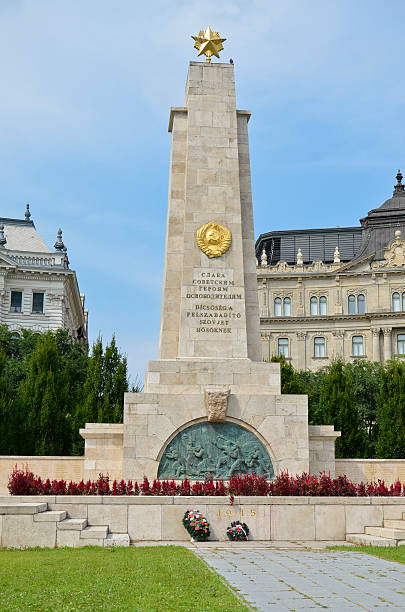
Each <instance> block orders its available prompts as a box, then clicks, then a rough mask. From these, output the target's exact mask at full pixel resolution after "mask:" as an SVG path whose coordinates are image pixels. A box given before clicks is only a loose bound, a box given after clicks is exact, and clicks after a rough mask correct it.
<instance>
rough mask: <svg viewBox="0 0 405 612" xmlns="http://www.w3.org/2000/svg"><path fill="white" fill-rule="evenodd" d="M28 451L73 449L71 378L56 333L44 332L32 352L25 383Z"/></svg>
mask: <svg viewBox="0 0 405 612" xmlns="http://www.w3.org/2000/svg"><path fill="white" fill-rule="evenodd" d="M21 402H22V406H23V408H24V411H25V414H26V418H25V422H24V446H25V450H24V454H28V455H34V454H35V455H64V454H68V453H69V452H70V446H71V443H70V440H71V420H70V418H69V415H70V413H69V404H70V397H69V379H68V376H67V372H66V368H65V367H64V363H63V360H62V358H61V357H60V355H59V353H58V347H57V344H56V339H55V336H54V334H52V333H51V332H48V333H46V334H44V335H43V336H42V337H41V338H40V340H39V341H38V344H37V346H36V348H35V349H34V351H33V352H32V354H31V358H30V363H29V372H28V375H27V377H26V379H25V381H24V382H23V383H22V385H21Z"/></svg>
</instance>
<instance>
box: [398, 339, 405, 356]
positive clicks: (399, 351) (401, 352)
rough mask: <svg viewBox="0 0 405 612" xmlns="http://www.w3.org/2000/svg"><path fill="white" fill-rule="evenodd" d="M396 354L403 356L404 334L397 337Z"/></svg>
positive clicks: (404, 351) (404, 350) (404, 348)
mask: <svg viewBox="0 0 405 612" xmlns="http://www.w3.org/2000/svg"><path fill="white" fill-rule="evenodd" d="M397 353H398V355H405V334H398V336H397Z"/></svg>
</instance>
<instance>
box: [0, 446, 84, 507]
mask: <svg viewBox="0 0 405 612" xmlns="http://www.w3.org/2000/svg"><path fill="white" fill-rule="evenodd" d="M16 464H17V465H18V467H19V468H21V467H24V466H25V465H28V467H29V468H30V470H31V471H32V472H34V474H36V475H38V476H41V478H49V479H50V480H54V479H56V480H61V479H63V480H73V481H76V482H79V481H80V480H81V479H82V478H83V474H84V457H36V456H27V455H0V494H5V493H8V490H7V483H8V478H9V476H10V474H11V472H12V471H13V467H14V466H15V465H16ZM31 501H32V498H31Z"/></svg>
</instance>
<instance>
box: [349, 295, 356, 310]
mask: <svg viewBox="0 0 405 612" xmlns="http://www.w3.org/2000/svg"><path fill="white" fill-rule="evenodd" d="M347 305H348V310H349V314H356V298H355V296H354V295H349V297H348V298H347Z"/></svg>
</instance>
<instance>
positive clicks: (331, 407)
mask: <svg viewBox="0 0 405 612" xmlns="http://www.w3.org/2000/svg"><path fill="white" fill-rule="evenodd" d="M319 405H320V411H319V413H320V414H319V416H320V418H321V421H320V424H322V425H334V428H335V430H338V431H340V432H341V437H340V438H337V440H336V445H335V449H336V457H363V453H364V451H365V448H366V432H365V429H364V427H363V425H362V423H361V420H360V416H359V412H358V409H357V406H356V402H355V394H354V389H353V384H352V381H351V379H350V377H349V376H348V375H347V373H346V372H345V368H344V363H343V362H342V361H340V360H337V361H334V362H333V363H332V364H331V366H330V367H329V368H328V372H327V375H326V376H325V377H324V379H323V381H322V386H321V390H320V400H319Z"/></svg>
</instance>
